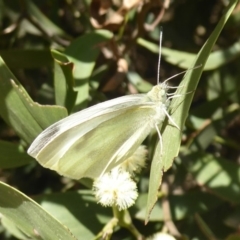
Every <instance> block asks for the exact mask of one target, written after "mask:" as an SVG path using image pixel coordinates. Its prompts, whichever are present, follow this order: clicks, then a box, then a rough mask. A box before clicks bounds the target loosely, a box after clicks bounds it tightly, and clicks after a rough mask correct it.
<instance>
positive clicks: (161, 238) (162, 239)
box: [149, 233, 176, 240]
mask: <svg viewBox="0 0 240 240" xmlns="http://www.w3.org/2000/svg"><path fill="white" fill-rule="evenodd" d="M149 240H176V238H174V237H173V236H171V235H169V234H167V233H156V234H154V235H153V236H152V237H151V238H150V239H149Z"/></svg>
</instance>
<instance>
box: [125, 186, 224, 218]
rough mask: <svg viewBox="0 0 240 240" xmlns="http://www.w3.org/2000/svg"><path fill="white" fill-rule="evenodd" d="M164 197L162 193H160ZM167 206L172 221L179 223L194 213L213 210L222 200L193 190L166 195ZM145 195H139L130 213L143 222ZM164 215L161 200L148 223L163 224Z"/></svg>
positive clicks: (145, 207) (145, 208) (145, 209)
mask: <svg viewBox="0 0 240 240" xmlns="http://www.w3.org/2000/svg"><path fill="white" fill-rule="evenodd" d="M162 196H164V193H162ZM167 198H168V201H169V205H170V207H171V215H172V220H174V221H179V220H183V219H187V218H189V216H193V215H194V214H195V213H196V212H198V213H199V214H202V213H206V212H209V211H211V210H212V209H215V208H216V207H217V206H220V205H221V204H222V202H223V201H222V200H221V199H220V198H218V197H216V196H215V195H212V194H210V193H206V192H201V191H199V190H194V191H191V192H187V193H184V194H181V195H168V196H167ZM146 200H147V194H141V195H140V196H139V197H138V199H137V202H136V204H135V205H134V207H133V208H131V209H130V211H131V212H132V213H133V216H134V217H135V218H137V219H139V220H142V221H144V219H145V216H146V211H147V206H146ZM164 219H165V218H164V213H163V208H162V205H161V199H159V203H158V204H156V206H155V207H154V209H153V211H152V213H151V216H150V218H149V221H151V222H157V221H158V222H159V221H161V222H163V221H164Z"/></svg>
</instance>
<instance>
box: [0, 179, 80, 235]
mask: <svg viewBox="0 0 240 240" xmlns="http://www.w3.org/2000/svg"><path fill="white" fill-rule="evenodd" d="M0 212H1V213H2V214H3V215H4V216H5V217H7V218H8V219H9V220H10V221H12V222H13V223H14V224H15V225H16V226H17V227H18V228H19V229H20V230H21V231H22V232H24V233H25V234H26V235H28V236H29V237H30V238H31V239H62V240H70V239H75V240H76V238H75V237H74V236H73V234H72V233H71V232H70V231H69V230H68V229H67V228H66V226H64V225H62V224H61V223H60V222H58V221H57V220H56V219H55V218H53V217H52V216H51V215H50V214H49V213H48V212H46V211H45V210H44V209H43V208H42V207H41V206H39V205H38V204H37V203H36V202H34V201H33V200H32V199H30V198H29V197H27V196H26V195H24V194H23V193H21V192H19V191H18V190H17V189H15V188H13V187H11V186H9V185H7V184H5V183H2V182H0Z"/></svg>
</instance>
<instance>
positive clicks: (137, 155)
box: [119, 145, 147, 175]
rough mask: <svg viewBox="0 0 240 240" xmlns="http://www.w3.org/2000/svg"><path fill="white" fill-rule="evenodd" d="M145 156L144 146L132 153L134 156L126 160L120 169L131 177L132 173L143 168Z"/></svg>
mask: <svg viewBox="0 0 240 240" xmlns="http://www.w3.org/2000/svg"><path fill="white" fill-rule="evenodd" d="M146 156H147V149H146V146H144V145H141V146H139V147H138V149H137V150H136V151H135V152H134V154H133V155H132V156H131V157H129V158H127V159H126V160H125V161H124V162H122V163H121V164H120V166H119V167H120V168H121V169H123V170H125V171H127V172H129V173H130V174H131V175H132V174H133V173H134V172H140V170H141V169H142V168H143V167H144V166H145V161H146Z"/></svg>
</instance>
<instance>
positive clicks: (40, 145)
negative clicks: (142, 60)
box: [28, 37, 178, 179]
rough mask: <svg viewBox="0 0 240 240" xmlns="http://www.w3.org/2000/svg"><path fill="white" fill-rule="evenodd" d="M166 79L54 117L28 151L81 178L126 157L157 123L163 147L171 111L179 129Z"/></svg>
mask: <svg viewBox="0 0 240 240" xmlns="http://www.w3.org/2000/svg"><path fill="white" fill-rule="evenodd" d="M160 39H161V37H160ZM159 62H160V61H159ZM158 76H159V73H158ZM171 78H172V77H171ZM168 80H169V79H167V80H166V81H168ZM166 81H165V82H163V83H159V84H158V85H156V86H154V87H153V88H152V90H151V91H149V92H148V93H147V94H136V95H129V96H123V97H119V98H116V99H113V100H109V101H106V102H103V103H99V104H97V105H95V106H92V107H89V108H87V109H85V110H82V111H80V112H77V113H75V114H72V115H70V116H68V117H66V118H64V119H62V120H60V121H59V122H56V123H55V124H53V125H51V126H50V127H48V128H47V129H45V130H44V131H43V132H42V133H41V134H40V135H39V136H38V137H37V138H36V139H35V140H34V142H33V143H32V145H31V146H30V148H29V149H28V154H29V155H31V156H32V157H34V158H36V159H37V160H38V162H39V163H40V164H41V165H43V166H44V167H46V168H50V169H52V170H55V171H57V172H58V173H59V174H61V175H64V176H67V177H70V178H74V179H80V178H82V177H90V178H96V177H99V176H100V175H101V174H103V173H105V172H107V171H109V170H111V169H112V168H114V167H115V166H117V165H118V164H120V163H121V162H123V161H124V160H125V159H127V158H128V157H130V156H131V155H132V154H133V153H134V152H135V151H136V149H137V148H138V147H139V145H140V144H141V143H142V142H143V140H144V139H145V138H146V137H147V135H148V134H149V133H150V132H151V130H152V129H153V128H155V129H156V130H157V132H158V135H159V138H160V146H161V152H162V138H161V133H160V131H159V128H158V125H159V124H161V123H162V122H163V121H164V119H165V117H166V116H167V117H168V119H169V120H170V121H171V123H172V124H173V125H174V126H176V127H177V128H178V126H177V125H176V124H175V123H174V121H173V119H172V118H171V117H170V115H169V114H168V105H169V103H170V100H171V98H173V97H174V95H171V94H168V93H167V91H168V89H169V88H170V87H168V85H167V83H166Z"/></svg>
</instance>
